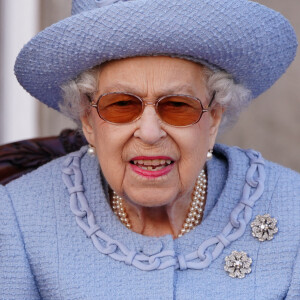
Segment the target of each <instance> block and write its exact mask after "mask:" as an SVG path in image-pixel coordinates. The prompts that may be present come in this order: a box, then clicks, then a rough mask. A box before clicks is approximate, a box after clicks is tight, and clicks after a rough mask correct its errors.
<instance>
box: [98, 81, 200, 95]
mask: <svg viewBox="0 0 300 300" xmlns="http://www.w3.org/2000/svg"><path fill="white" fill-rule="evenodd" d="M112 92H127V93H131V94H135V95H142V94H144V91H143V90H142V89H139V87H138V86H132V85H129V84H126V83H124V84H123V83H113V84H109V85H107V86H106V87H105V88H104V89H103V91H102V94H106V93H112ZM156 93H157V94H158V96H164V95H172V94H185V95H193V96H195V94H196V93H197V91H196V90H195V88H193V87H192V86H191V85H190V84H188V83H178V84H172V85H168V86H166V87H162V88H160V89H159V90H157V91H156Z"/></svg>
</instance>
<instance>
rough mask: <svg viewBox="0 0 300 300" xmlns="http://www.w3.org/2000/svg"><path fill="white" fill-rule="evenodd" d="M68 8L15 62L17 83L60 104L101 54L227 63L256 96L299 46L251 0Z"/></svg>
mask: <svg viewBox="0 0 300 300" xmlns="http://www.w3.org/2000/svg"><path fill="white" fill-rule="evenodd" d="M111 2H116V3H111ZM72 14H73V15H72V16H71V17H69V18H67V19H64V20H62V21H60V22H58V23H56V24H54V25H52V26H50V27H48V28H46V29H45V30H43V31H42V32H40V33H39V34H38V35H37V36H36V37H34V38H33V39H32V40H31V41H30V42H29V43H28V44H27V45H25V46H24V48H23V49H22V50H21V52H20V54H19V56H18V58H17V60H16V64H15V73H16V76H17V79H18V80H19V82H20V84H21V85H22V86H23V87H24V88H25V89H26V90H27V91H28V92H29V93H30V94H32V95H33V96H34V97H36V98H37V99H39V100H40V101H42V102H44V103H45V104H47V105H48V106H50V107H52V108H54V109H57V110H58V103H59V101H60V100H61V90H60V86H61V85H62V84H63V83H65V82H66V81H68V80H69V79H71V78H75V77H76V76H77V75H78V74H79V73H81V72H82V71H84V70H86V69H89V68H91V67H93V66H95V65H98V64H101V63H103V62H105V61H109V60H112V59H121V58H125V57H133V56H144V55H147V56H149V55H171V56H184V57H186V58H190V59H191V60H195V61H202V62H205V63H207V64H208V65H211V66H213V67H214V68H218V69H223V70H226V71H227V72H228V73H231V74H232V75H233V76H234V79H235V80H236V82H238V83H242V84H243V85H244V86H245V87H247V88H248V89H250V90H251V91H252V96H253V98H255V97H257V96H258V95H260V94H261V93H262V92H264V91H265V90H267V89H268V88H269V87H270V86H271V85H272V84H273V83H274V82H275V81H276V80H277V79H278V78H279V77H280V76H281V75H282V74H283V73H284V72H285V70H286V69H287V68H288V66H289V65H290V63H291V62H292V61H293V59H294V57H295V53H296V49H297V39H296V35H295V32H294V30H293V28H292V26H291V25H290V23H289V22H288V21H287V20H286V19H285V18H284V17H283V16H282V15H281V14H279V13H278V12H275V11H273V10H271V9H269V8H267V7H265V6H262V5H260V4H258V3H255V2H252V1H248V0H193V1H182V0H131V1H111V0H106V1H105V0H103V1H100V0H74V1H73V8H72Z"/></svg>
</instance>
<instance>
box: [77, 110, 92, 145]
mask: <svg viewBox="0 0 300 300" xmlns="http://www.w3.org/2000/svg"><path fill="white" fill-rule="evenodd" d="M91 118H92V116H91V114H90V113H86V114H84V115H83V116H81V117H80V120H81V124H82V131H83V133H84V136H85V138H86V140H87V141H88V143H89V144H90V145H95V133H94V129H93V126H92V122H91Z"/></svg>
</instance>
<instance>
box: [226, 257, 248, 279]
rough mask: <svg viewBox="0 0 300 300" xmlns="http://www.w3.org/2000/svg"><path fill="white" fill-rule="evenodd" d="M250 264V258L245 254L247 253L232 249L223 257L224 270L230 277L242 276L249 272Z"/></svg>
mask: <svg viewBox="0 0 300 300" xmlns="http://www.w3.org/2000/svg"><path fill="white" fill-rule="evenodd" d="M251 264H252V259H251V258H250V257H248V256H247V253H245V252H244V251H241V252H238V251H232V252H231V254H230V255H228V256H226V257H225V266H224V270H225V271H226V272H228V273H229V274H228V275H229V276H230V277H232V278H244V277H245V275H246V274H249V273H250V272H251V268H250V266H251Z"/></svg>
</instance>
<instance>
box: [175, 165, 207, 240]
mask: <svg viewBox="0 0 300 300" xmlns="http://www.w3.org/2000/svg"><path fill="white" fill-rule="evenodd" d="M206 182H207V180H206V174H205V172H204V170H202V171H201V173H200V174H199V176H198V178H197V181H196V184H195V187H194V191H193V196H192V202H191V205H190V209H189V212H188V214H187V217H186V219H185V222H184V223H183V225H182V228H181V230H180V233H179V234H178V237H181V236H183V235H184V234H185V233H187V232H190V231H191V230H192V229H195V227H196V226H197V225H199V224H200V223H201V220H202V217H203V212H204V203H205V194H206Z"/></svg>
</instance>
